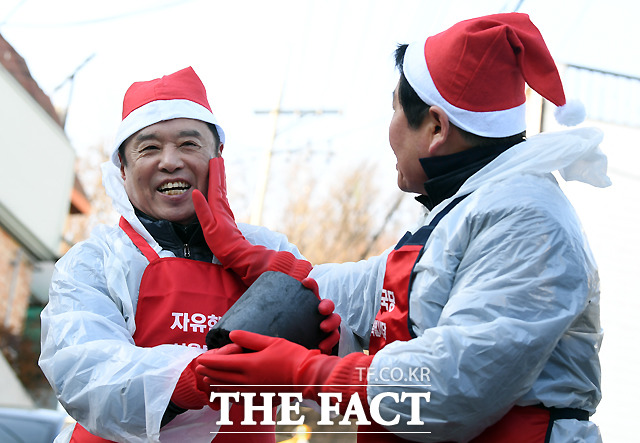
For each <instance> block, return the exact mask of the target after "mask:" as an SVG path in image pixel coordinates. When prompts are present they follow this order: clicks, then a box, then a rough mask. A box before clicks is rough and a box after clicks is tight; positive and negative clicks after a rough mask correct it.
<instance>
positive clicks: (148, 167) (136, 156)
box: [120, 118, 218, 224]
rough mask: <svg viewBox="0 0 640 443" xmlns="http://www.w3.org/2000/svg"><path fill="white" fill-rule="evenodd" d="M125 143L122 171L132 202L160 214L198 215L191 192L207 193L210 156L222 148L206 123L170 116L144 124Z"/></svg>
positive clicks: (175, 218) (179, 219) (187, 218)
mask: <svg viewBox="0 0 640 443" xmlns="http://www.w3.org/2000/svg"><path fill="white" fill-rule="evenodd" d="M125 143H126V145H125V148H124V154H125V157H126V161H125V162H122V166H121V167H120V172H121V174H122V178H123V179H124V187H125V190H126V191H127V195H128V196H129V200H130V201H131V203H132V204H133V206H134V207H136V208H137V209H139V210H140V211H142V212H144V213H145V214H147V215H149V216H151V217H153V218H156V219H158V220H169V221H172V222H175V223H181V224H187V223H190V222H191V221H193V220H194V219H195V217H196V215H195V210H194V208H193V201H192V200H191V192H192V191H193V189H198V190H199V191H201V192H202V193H203V194H204V195H205V196H206V195H207V184H208V177H209V160H210V159H211V158H213V157H215V156H216V155H217V152H218V149H217V148H218V147H217V146H216V144H217V141H216V139H215V137H214V135H213V133H212V132H211V130H210V129H209V127H208V126H207V124H206V123H204V122H201V121H199V120H193V119H187V118H179V119H174V120H167V121H163V122H160V123H156V124H154V125H151V126H147V127H146V128H143V129H141V130H140V131H138V132H136V133H135V134H133V135H132V136H131V137H129V139H128V140H127V141H126V142H125ZM125 163H126V166H125Z"/></svg>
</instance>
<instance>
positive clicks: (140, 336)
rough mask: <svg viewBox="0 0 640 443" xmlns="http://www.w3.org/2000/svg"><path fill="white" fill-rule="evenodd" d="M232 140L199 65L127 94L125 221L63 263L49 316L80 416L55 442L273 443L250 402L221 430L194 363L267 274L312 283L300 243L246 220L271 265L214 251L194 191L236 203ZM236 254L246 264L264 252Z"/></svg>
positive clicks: (122, 159) (54, 379) (69, 399)
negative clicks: (224, 183) (225, 168)
mask: <svg viewBox="0 0 640 443" xmlns="http://www.w3.org/2000/svg"><path fill="white" fill-rule="evenodd" d="M224 141H225V134H224V131H223V130H222V128H221V127H220V126H219V125H218V123H217V121H216V119H215V117H214V115H213V113H212V111H211V107H210V105H209V102H208V100H207V96H206V91H205V88H204V85H203V84H202V82H201V81H200V78H199V77H198V76H197V75H196V73H195V72H194V71H193V69H191V68H186V69H183V70H181V71H178V72H176V73H174V74H171V75H167V76H164V77H162V78H159V79H155V80H151V81H145V82H137V83H134V84H133V85H131V87H130V88H129V89H128V91H127V93H126V95H125V97H124V103H123V116H122V123H121V125H120V127H119V129H118V133H117V135H116V141H115V146H114V150H113V154H112V156H111V161H110V162H107V163H105V164H104V165H103V183H104V186H105V188H106V190H107V193H108V194H109V195H110V197H111V198H112V200H113V204H114V206H115V209H116V210H117V211H118V212H119V213H120V214H121V219H120V223H119V226H100V227H98V228H97V229H96V230H94V232H93V233H92V234H91V237H90V238H89V239H88V240H86V241H84V242H81V243H79V244H77V245H75V246H74V247H73V248H71V250H70V251H69V252H68V253H67V254H66V255H65V256H64V257H63V258H62V259H60V260H59V262H58V263H57V264H56V269H55V272H54V275H53V278H52V283H51V290H50V301H49V303H48V305H47V307H46V308H45V309H44V311H43V313H42V354H41V358H40V362H39V363H40V366H41V368H42V370H43V372H44V373H45V375H46V376H47V378H48V380H49V382H50V383H51V385H52V387H53V389H54V391H55V393H56V395H57V397H58V400H59V401H60V403H61V404H62V405H63V406H64V408H65V409H66V410H67V412H68V413H69V414H70V415H71V416H72V417H73V418H74V419H76V420H77V424H76V425H75V426H74V427H70V428H69V429H67V430H66V432H64V433H63V434H61V435H60V436H59V437H58V439H57V440H56V441H57V442H60V441H71V442H78V443H81V442H85V443H86V442H104V441H121V442H151V441H163V442H187V441H188V442H210V441H211V440H212V439H213V438H214V437H215V441H216V442H218V441H220V442H225V441H227V442H228V441H232V442H233V441H240V440H241V441H244V442H275V433H274V430H275V429H274V426H273V425H270V426H269V425H266V426H260V425H257V426H248V427H240V423H239V422H240V421H241V420H242V418H243V416H244V414H243V412H244V411H243V408H242V406H234V407H232V408H231V418H232V419H233V420H234V424H233V425H232V426H223V427H222V428H221V427H220V426H219V425H217V424H216V423H217V422H218V419H219V417H220V412H219V411H218V410H217V409H216V407H215V405H212V404H210V403H209V392H208V390H207V389H205V388H204V387H203V381H202V376H200V375H198V374H197V373H196V372H195V371H194V369H195V367H196V365H197V361H198V359H199V358H202V357H203V356H207V357H212V358H213V357H214V356H215V355H219V354H220V351H219V350H208V351H207V350H206V347H205V346H204V345H205V336H206V334H207V332H208V331H209V329H210V328H211V326H213V325H214V324H215V323H216V322H217V320H218V319H220V317H221V316H222V315H223V314H224V313H225V312H226V311H227V309H228V308H229V307H230V306H231V305H232V304H233V303H234V302H235V301H236V300H237V298H238V297H239V296H240V295H242V293H243V292H244V291H245V290H246V289H247V288H248V287H249V286H250V285H251V284H252V283H253V282H254V281H255V280H256V278H257V276H258V275H259V274H260V273H262V272H263V271H266V270H272V271H280V272H283V273H286V274H289V275H290V276H292V277H294V278H296V279H298V280H300V281H302V283H303V285H305V286H309V287H311V288H313V287H314V283H315V282H313V281H312V279H308V278H307V279H305V277H306V276H307V274H308V273H309V270H310V269H311V265H310V264H309V263H308V262H307V261H305V260H303V259H302V257H301V256H300V253H299V252H298V250H297V248H295V246H293V245H291V244H289V243H288V242H287V240H286V238H285V237H284V236H283V235H281V234H276V233H273V232H271V231H269V230H267V229H265V228H259V227H255V226H248V225H242V226H241V229H242V235H243V236H244V237H243V240H245V239H246V240H245V241H247V242H248V243H249V244H251V246H252V247H253V248H256V246H253V245H261V246H259V247H257V248H259V249H260V248H261V249H263V250H265V251H267V249H266V248H267V247H268V248H269V249H268V251H269V256H270V259H263V260H262V261H261V266H253V267H250V269H245V270H244V271H243V272H242V273H239V272H235V271H231V270H229V269H225V268H224V267H223V266H221V265H220V264H219V262H218V260H217V259H216V257H214V255H213V254H212V253H211V250H210V249H209V248H208V246H207V243H206V242H205V240H204V237H203V233H202V228H201V227H200V224H199V223H198V220H197V218H196V214H195V210H194V206H193V201H192V197H191V194H192V192H199V191H201V192H202V193H201V194H200V195H201V196H202V198H204V196H203V195H206V194H207V191H208V189H209V188H214V189H215V190H216V192H220V191H222V192H224V193H225V196H217V198H224V199H225V201H226V189H225V188H224V187H221V185H220V184H219V183H217V182H218V181H219V180H221V179H222V180H224V176H223V175H222V176H221V175H220V174H219V173H218V172H219V168H220V167H221V165H222V158H220V153H221V152H222V149H223V147H224ZM210 163H211V165H212V173H211V174H209V164H210ZM216 168H218V169H216ZM209 180H211V182H212V183H211V184H210V183H209ZM214 182H215V183H214ZM214 184H215V186H214ZM252 251H253V250H252ZM276 251H277V252H276ZM236 254H237V257H236V262H235V264H236V266H239V265H241V264H243V263H246V262H247V260H248V259H251V260H253V257H254V256H255V252H252V256H251V257H243V255H242V254H241V251H239V250H238V251H236ZM315 288H316V294H317V286H315ZM318 310H319V311H320V312H321V314H323V315H326V319H325V320H324V321H323V322H322V323H321V325H320V328H321V329H322V330H324V331H325V332H327V333H328V335H327V337H326V338H325V339H324V341H323V342H321V344H320V346H319V347H320V348H321V349H323V350H325V351H326V352H329V351H330V350H331V349H332V348H333V346H334V345H335V344H336V343H337V340H338V338H337V336H338V332H337V327H338V326H339V324H340V319H339V317H338V316H337V315H336V314H331V312H332V310H333V303H332V302H331V301H329V300H325V301H322V302H320V305H319V307H318ZM229 351H233V347H230V348H225V351H222V352H229ZM236 419H237V420H236ZM244 432H246V434H242V433H244ZM239 433H241V434H239ZM98 436H99V437H98Z"/></svg>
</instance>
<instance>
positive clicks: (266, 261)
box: [192, 157, 313, 286]
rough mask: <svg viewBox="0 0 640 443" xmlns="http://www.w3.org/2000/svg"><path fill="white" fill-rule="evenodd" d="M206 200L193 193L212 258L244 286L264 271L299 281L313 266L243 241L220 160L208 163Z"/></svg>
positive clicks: (285, 252)
mask: <svg viewBox="0 0 640 443" xmlns="http://www.w3.org/2000/svg"><path fill="white" fill-rule="evenodd" d="M207 192H208V195H207V198H208V201H207V199H206V198H205V197H204V195H202V193H201V192H200V191H198V190H197V189H194V190H193V193H192V198H193V205H194V207H195V210H196V214H197V216H198V220H199V221H200V225H201V226H202V231H203V232H204V238H205V240H206V241H207V244H208V245H209V249H211V252H213V255H215V256H216V258H217V259H218V260H219V261H220V263H221V264H222V266H223V267H224V268H225V269H231V270H232V271H233V272H234V273H236V274H237V275H238V276H239V277H240V278H241V279H242V280H243V282H244V283H245V284H246V285H247V286H251V284H252V283H253V282H254V281H256V279H257V278H258V277H260V275H262V273H264V272H266V271H278V272H282V273H284V274H287V275H290V276H291V277H293V278H295V279H297V280H300V281H302V280H303V279H304V278H305V277H306V276H307V275H308V274H309V272H311V269H312V268H313V266H312V265H311V263H309V262H308V261H306V260H299V259H297V258H296V257H295V256H294V255H293V254H292V253H290V252H288V251H273V250H271V249H267V248H265V247H264V246H261V245H254V244H251V243H249V241H248V240H247V239H246V238H244V236H243V235H242V233H241V232H240V230H239V229H238V227H237V226H236V222H235V219H234V217H233V212H231V208H230V207H229V202H228V201H227V184H226V178H225V171H224V160H223V159H222V157H214V158H212V159H211V160H210V161H209V187H208V191H207Z"/></svg>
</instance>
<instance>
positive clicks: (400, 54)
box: [395, 44, 526, 148]
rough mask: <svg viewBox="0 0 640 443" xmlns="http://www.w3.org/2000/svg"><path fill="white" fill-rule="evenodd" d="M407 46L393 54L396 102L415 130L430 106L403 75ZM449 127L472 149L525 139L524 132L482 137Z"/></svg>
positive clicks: (399, 47) (401, 46)
mask: <svg viewBox="0 0 640 443" xmlns="http://www.w3.org/2000/svg"><path fill="white" fill-rule="evenodd" d="M408 46H409V45H406V44H400V45H398V47H397V48H396V52H395V62H396V68H397V69H398V71H399V72H400V80H399V81H398V100H399V101H400V105H401V106H402V110H403V111H404V115H405V116H406V117H407V122H408V123H409V127H410V128H413V129H417V128H419V127H420V125H421V124H422V122H423V121H424V119H425V117H426V116H427V115H428V113H429V108H430V107H431V106H430V105H428V104H427V103H425V102H424V101H422V99H421V98H420V97H419V96H418V94H417V93H416V91H415V90H414V89H413V87H411V85H410V84H409V81H408V80H407V77H406V76H405V75H404V71H403V69H402V66H403V64H404V55H405V53H406V52H407V47H408ZM450 125H451V126H453V127H454V128H455V129H456V130H457V131H458V132H459V133H460V135H462V138H463V139H464V140H465V141H466V142H467V143H469V144H470V145H471V146H472V147H474V148H485V147H493V146H513V145H515V144H517V143H520V142H521V141H523V140H524V139H525V138H526V131H523V132H521V133H518V134H514V135H510V136H507V137H484V136H481V135H477V134H473V133H471V132H468V131H465V130H464V129H461V128H460V127H458V126H456V125H455V124H453V123H450Z"/></svg>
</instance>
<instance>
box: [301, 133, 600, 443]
mask: <svg viewBox="0 0 640 443" xmlns="http://www.w3.org/2000/svg"><path fill="white" fill-rule="evenodd" d="M601 140H602V133H601V132H600V131H599V130H598V129H595V128H578V129H573V130H570V131H563V132H557V133H544V134H539V135H536V136H533V137H531V138H529V139H528V140H527V141H524V142H522V143H519V144H517V145H515V146H513V147H512V148H510V149H507V150H506V151H505V152H504V153H502V154H501V155H499V156H498V157H497V158H496V159H494V160H493V161H492V162H490V163H489V164H487V165H486V166H485V167H484V168H482V169H481V170H480V171H478V172H477V173H475V174H474V175H473V176H471V177H470V178H469V179H468V180H467V181H466V182H465V183H464V184H463V185H462V187H461V188H460V189H459V191H458V192H457V193H456V194H455V195H454V196H453V197H451V198H450V199H447V200H445V201H443V202H442V203H440V204H439V205H437V206H436V207H435V208H434V209H433V210H432V211H431V212H430V213H429V214H427V215H426V216H425V219H424V220H422V221H421V222H420V225H423V224H427V223H429V222H430V221H431V219H433V218H434V217H435V216H436V215H437V214H438V212H439V211H441V210H442V209H443V208H444V207H445V206H446V205H447V204H448V203H449V202H450V201H451V200H453V199H455V198H456V197H458V196H462V195H465V194H469V193H471V194H470V195H469V196H468V197H466V199H464V200H462V202H460V203H459V204H458V205H457V206H456V207H454V208H453V210H452V211H451V212H450V213H449V214H448V215H447V216H445V217H444V218H443V219H442V220H441V221H440V223H439V224H438V225H437V226H436V228H435V229H434V231H433V232H432V235H431V237H430V238H429V239H428V241H427V243H426V248H425V253H424V255H423V256H422V258H421V259H420V260H419V261H418V263H417V264H416V267H415V268H414V271H415V281H414V283H413V286H412V290H411V292H410V297H409V318H410V319H411V321H412V322H413V327H412V328H413V333H414V334H415V336H416V338H414V339H411V340H408V341H395V342H393V343H391V344H388V345H387V346H385V347H384V348H382V349H381V350H380V351H378V352H377V353H376V354H375V357H374V358H373V361H372V364H371V367H370V372H369V382H368V388H367V396H368V400H369V402H371V399H372V398H373V397H374V396H376V395H378V394H380V393H383V392H398V393H399V394H401V393H402V392H406V391H407V390H408V389H410V388H406V387H397V386H393V385H394V384H395V385H397V384H399V383H401V384H411V385H414V386H415V390H416V391H422V392H424V391H425V390H427V391H430V392H431V399H430V403H428V404H427V405H426V406H425V405H424V404H423V405H422V407H421V409H420V419H421V420H422V421H424V423H425V424H424V426H422V427H420V428H419V429H416V427H415V426H413V427H412V426H410V425H407V421H408V420H409V418H410V416H411V411H410V409H409V408H410V402H398V403H396V401H394V400H393V399H392V398H389V397H387V398H385V399H384V400H383V401H382V407H381V408H380V410H381V411H382V412H383V413H384V412H387V413H388V414H389V415H387V417H388V418H387V419H390V418H391V417H394V416H395V415H396V414H399V416H400V422H399V423H398V424H397V425H395V426H390V427H387V429H389V430H391V431H396V432H407V431H416V430H419V431H430V432H431V433H430V434H412V435H410V434H402V435H401V436H402V437H403V438H406V439H411V440H416V441H425V442H428V441H468V440H470V439H471V438H473V437H474V436H476V435H478V434H479V433H480V432H481V431H482V430H483V429H484V428H486V427H487V426H489V425H490V424H492V423H494V422H496V421H498V419H499V418H500V417H502V416H503V415H504V414H505V413H506V412H507V411H508V410H509V409H510V408H511V407H512V406H514V405H519V406H528V405H536V404H539V403H542V404H544V405H545V406H547V407H562V408H578V409H583V410H586V411H588V412H589V413H590V414H592V413H593V412H594V411H595V409H596V406H597V404H598V402H599V401H600V397H601V392H600V365H599V360H598V351H599V348H600V344H601V340H602V331H601V327H600V321H599V277H598V272H597V268H596V264H595V262H594V259H593V257H592V254H591V252H590V250H589V246H588V244H587V240H586V238H585V236H584V234H583V231H582V228H581V225H580V222H579V220H578V217H577V215H576V214H575V212H574V209H573V207H572V206H571V204H570V203H569V201H568V200H567V198H566V197H565V195H564V194H563V192H562V191H561V189H560V187H559V185H558V183H557V181H556V179H555V177H554V176H553V174H552V172H553V171H559V172H560V174H561V175H562V177H563V178H564V179H565V180H578V181H582V182H585V183H589V184H591V185H594V186H598V187H605V186H608V185H609V184H610V182H609V179H608V177H607V176H606V157H605V156H604V155H603V154H602V153H601V152H600V150H599V148H598V146H599V144H600V142H601ZM387 255H388V251H387V253H385V254H383V255H381V256H379V257H375V258H372V259H369V260H365V261H361V262H357V263H349V264H337V265H334V264H326V265H320V266H316V267H315V268H314V269H313V271H312V273H311V276H312V277H314V278H315V279H316V280H317V281H318V283H319V287H320V290H321V297H322V298H330V299H332V300H333V301H334V302H335V304H336V312H337V313H339V314H340V315H341V316H342V320H343V323H346V324H347V325H348V328H349V329H350V330H351V331H353V333H354V335H355V336H356V337H359V338H360V340H359V341H360V342H361V343H363V344H364V345H365V346H366V344H367V342H368V340H369V336H370V333H371V327H372V323H373V321H374V318H375V316H376V313H377V311H378V310H379V308H380V299H381V297H380V294H381V292H382V289H383V287H382V283H383V280H384V271H385V263H386V257H387ZM346 339H347V337H346V336H345V334H343V337H342V340H343V342H344V341H345V340H346ZM354 342H357V341H354ZM341 344H342V343H341ZM423 368H427V369H428V371H429V372H428V374H429V378H428V380H424V379H421V377H416V376H411V374H423V373H424V370H423ZM393 374H395V375H394V377H393V379H392V378H391V375H393ZM400 376H402V377H401V378H399V377H400ZM425 384H429V385H430V386H428V387H425V386H424V385H425ZM550 441H551V442H552V443H560V442H563V443H566V442H570V441H582V442H598V441H601V438H600V433H599V430H598V428H597V426H596V425H595V424H594V423H593V422H590V421H578V420H573V419H570V420H558V421H556V422H555V424H554V426H553V431H552V435H551V440H550Z"/></svg>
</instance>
